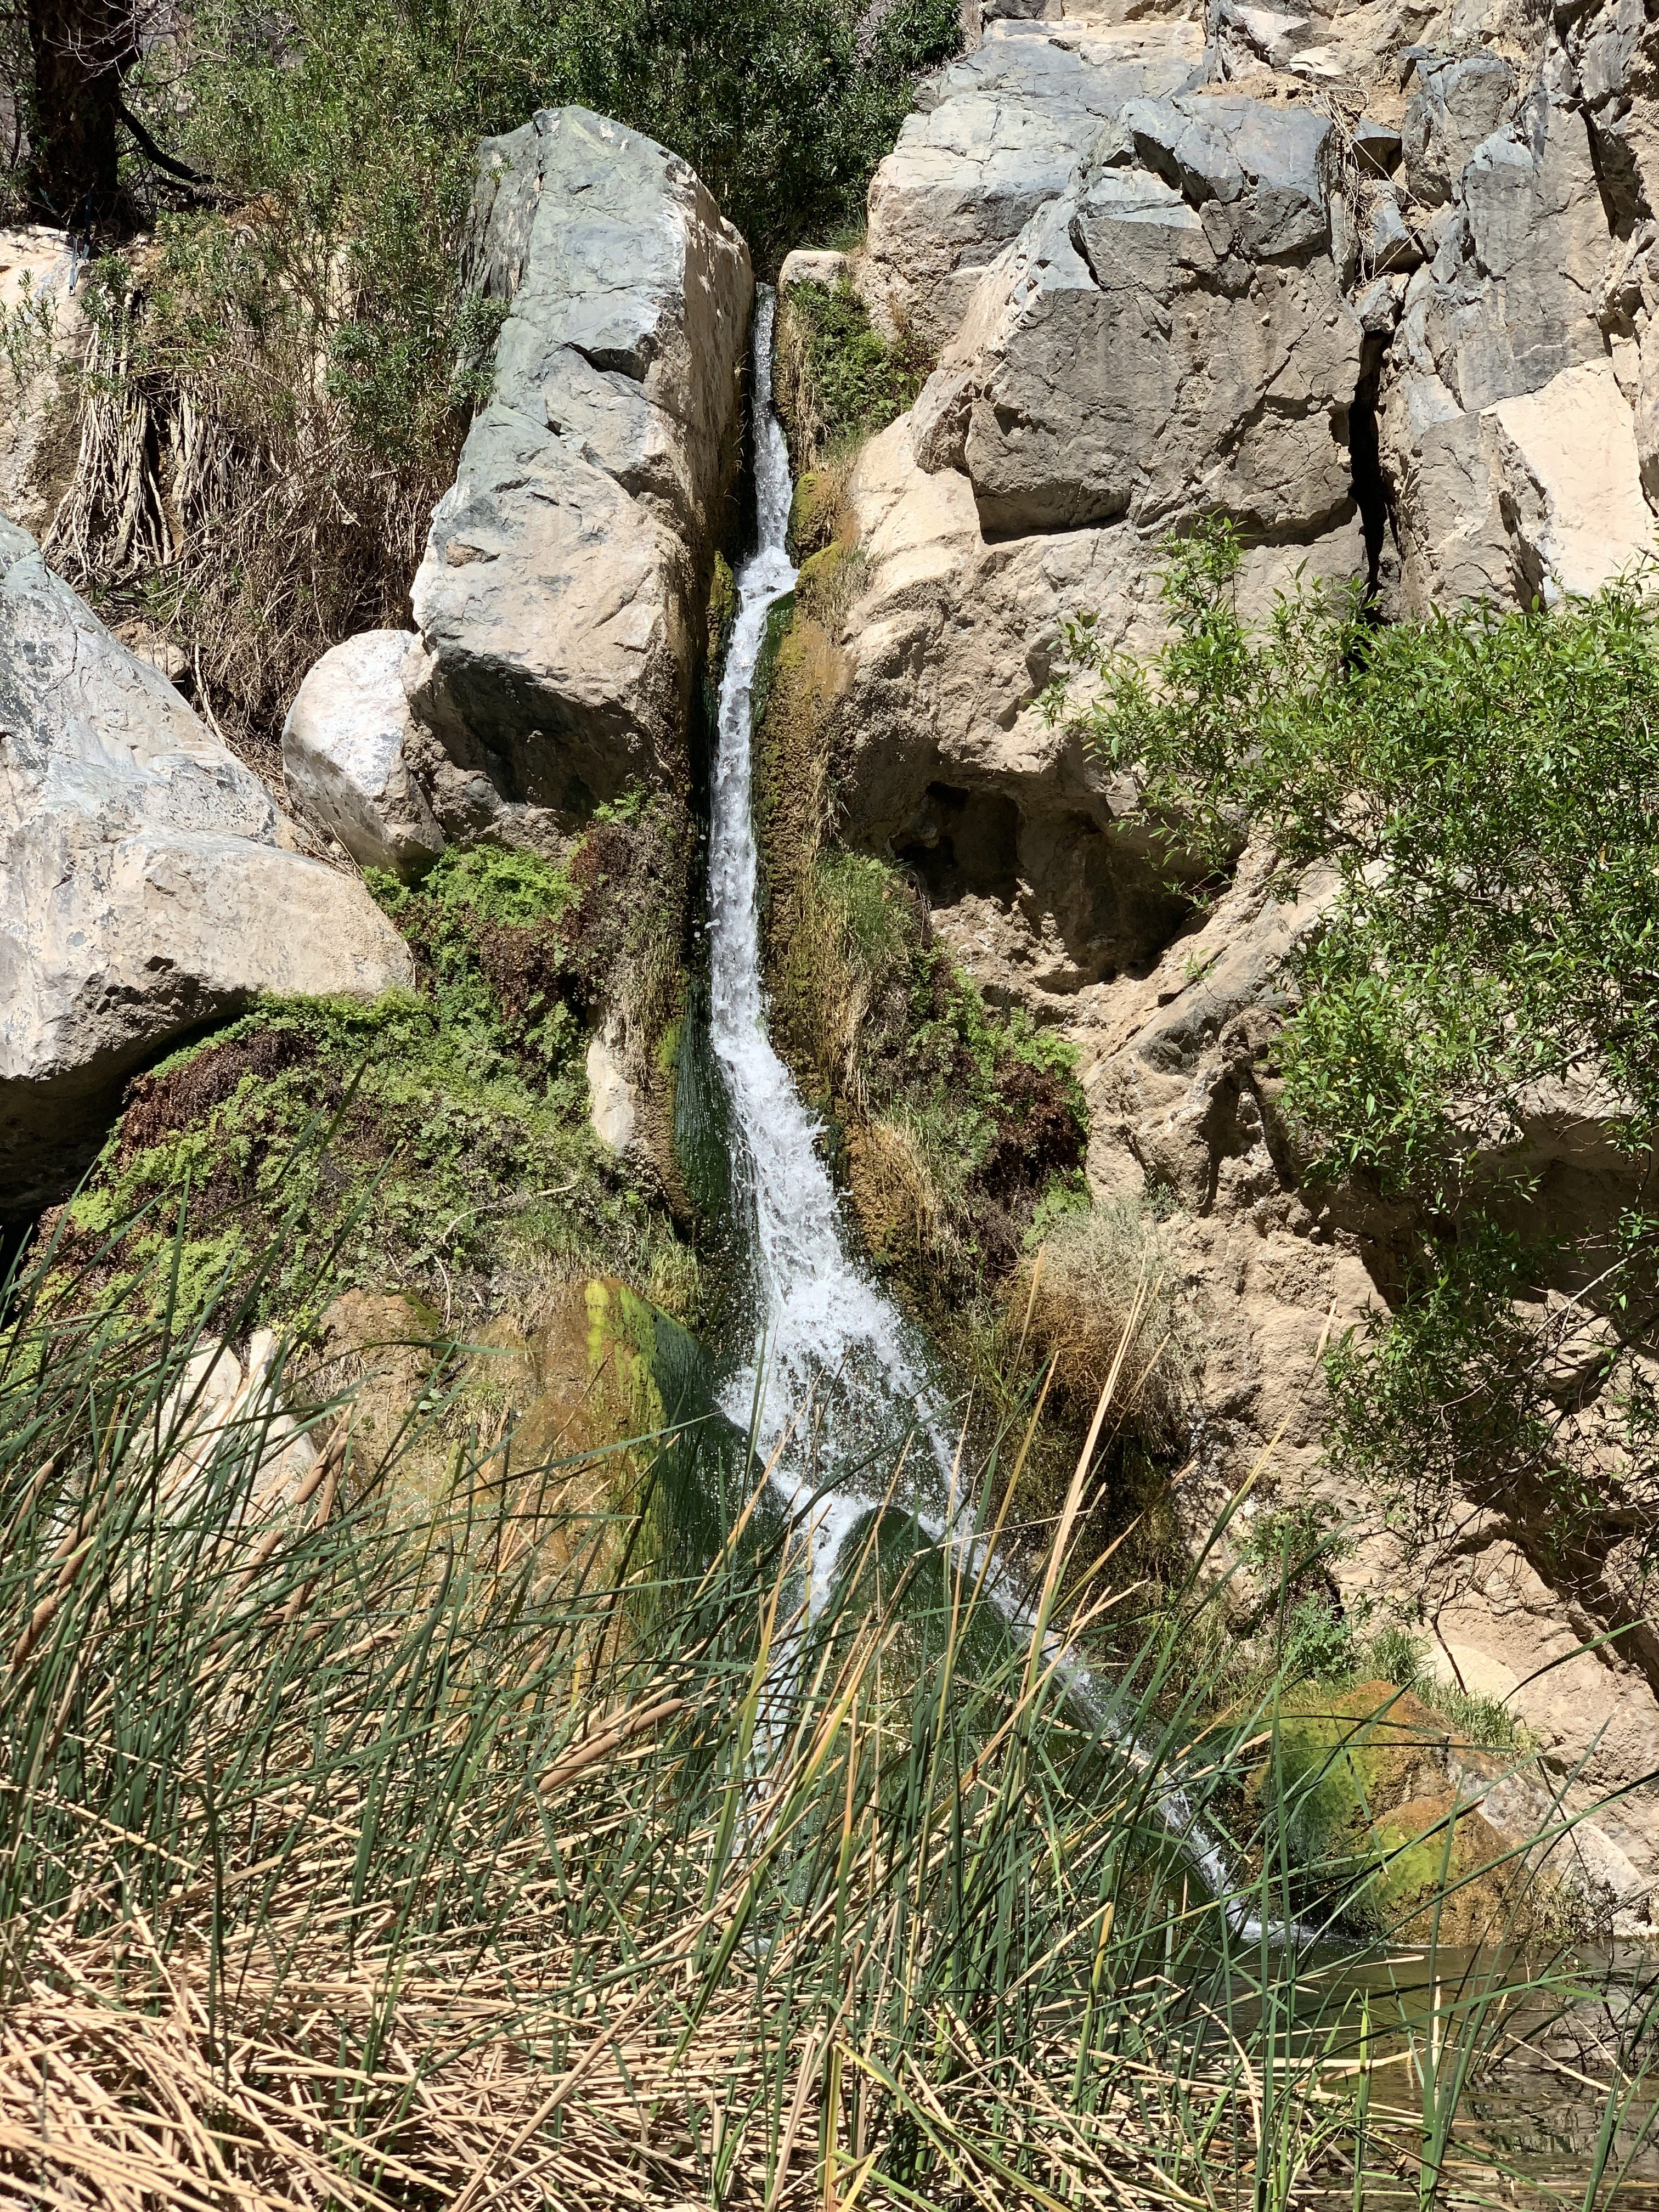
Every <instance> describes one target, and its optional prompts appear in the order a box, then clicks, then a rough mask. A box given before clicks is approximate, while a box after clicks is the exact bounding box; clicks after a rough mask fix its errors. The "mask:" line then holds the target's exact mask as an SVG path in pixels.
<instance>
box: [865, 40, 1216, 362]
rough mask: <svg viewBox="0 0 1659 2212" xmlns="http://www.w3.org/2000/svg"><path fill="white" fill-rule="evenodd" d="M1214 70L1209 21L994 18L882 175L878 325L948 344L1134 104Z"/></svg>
mask: <svg viewBox="0 0 1659 2212" xmlns="http://www.w3.org/2000/svg"><path fill="white" fill-rule="evenodd" d="M1058 12H1059V11H1058V10H1056V11H1055V13H1056V14H1057V13H1058ZM1202 75H1203V33H1202V29H1201V27H1200V25H1199V24H1197V23H1196V22H1188V21H1169V20H1165V21H1145V22H1135V23H1126V24H1122V25H1120V26H1116V27H1113V28H1111V29H1108V30H1101V31H1092V30H1091V32H1090V33H1088V34H1087V35H1084V34H1082V33H1079V31H1078V30H1077V29H1076V28H1075V27H1073V26H1071V25H1069V24H1063V23H1060V22H1043V21H1026V20H1013V21H1000V22H994V23H992V24H990V25H988V26H987V36H986V40H985V43H984V44H983V45H982V46H980V47H979V48H978V49H977V50H976V51H975V52H973V53H971V54H967V55H964V56H963V58H962V59H961V60H960V61H957V62H953V63H952V64H951V66H950V68H949V69H947V70H945V71H944V72H943V74H942V75H941V76H939V77H937V78H935V79H933V81H932V82H931V83H930V84H928V85H927V87H926V88H924V89H923V91H922V93H921V95H920V97H919V100H918V104H917V110H916V112H915V114H913V115H911V116H909V117H908V118H906V121H905V124H904V127H903V129H902V131H901V132H900V133H899V141H898V144H897V145H896V147H895V148H894V149H893V151H892V152H891V153H890V155H888V156H887V158H886V160H885V161H884V162H883V163H882V164H881V167H879V168H878V170H877V172H876V174H875V178H874V180H873V182H872V185H871V186H870V228H869V234H868V239H867V242H866V252H865V258H864V262H863V265H862V268H861V270H860V277H859V284H860V290H861V291H862V293H863V295H864V297H865V299H866V302H867V303H868V305H869V307H870V311H871V313H872V318H873V319H874V320H875V321H876V323H877V324H878V326H879V327H880V328H881V329H883V330H884V331H885V332H886V333H887V335H888V336H889V337H891V336H892V335H893V334H894V333H895V332H896V331H898V330H900V329H904V330H907V331H910V332H912V333H913V334H914V335H915V337H916V338H917V339H918V340H919V341H920V342H921V343H922V344H923V345H924V346H927V347H929V348H938V347H939V346H942V345H945V343H948V342H949V340H950V339H951V338H952V337H955V335H956V332H957V328H958V326H959V325H960V324H961V321H962V319H963V315H964V314H965V313H967V311H968V306H969V301H971V300H972V298H973V296H974V289H975V285H976V284H977V283H978V282H979V280H980V277H981V276H982V275H983V273H984V271H985V270H986V269H987V267H988V266H989V264H991V263H992V262H993V261H994V260H995V259H996V258H997V256H998V254H999V253H1000V252H1001V251H1002V249H1003V248H1004V246H1006V245H1008V244H1009V242H1010V241H1011V240H1013V239H1015V238H1017V237H1018V235H1019V233H1020V232H1021V230H1022V229H1024V226H1025V225H1026V223H1027V222H1030V219H1031V217H1032V216H1034V215H1036V212H1037V210H1039V209H1040V208H1042V206H1043V205H1044V204H1046V203H1047V202H1048V201H1049V200H1051V199H1054V198H1055V197H1057V196H1058V195H1059V194H1060V193H1061V192H1063V191H1065V189H1066V183H1067V180H1068V179H1069V178H1070V176H1071V173H1072V171H1073V168H1074V167H1076V166H1077V164H1078V162H1079V161H1081V160H1083V159H1084V157H1085V155H1088V154H1090V153H1091V152H1092V151H1093V149H1094V148H1095V145H1096V143H1097V141H1098V140H1099V137H1100V136H1101V133H1102V131H1103V130H1104V129H1105V128H1106V127H1107V126H1108V125H1109V124H1110V123H1111V122H1112V121H1113V119H1114V118H1115V117H1116V115H1117V114H1118V112H1119V111H1120V109H1121V107H1122V106H1123V105H1124V103H1125V101H1127V100H1133V99H1138V98H1146V97H1149V96H1156V95H1158V94H1162V93H1168V92H1173V91H1176V89H1178V88H1180V87H1181V86H1182V85H1184V84H1186V83H1188V82H1189V81H1192V82H1196V81H1199V80H1200V79H1201V77H1202Z"/></svg>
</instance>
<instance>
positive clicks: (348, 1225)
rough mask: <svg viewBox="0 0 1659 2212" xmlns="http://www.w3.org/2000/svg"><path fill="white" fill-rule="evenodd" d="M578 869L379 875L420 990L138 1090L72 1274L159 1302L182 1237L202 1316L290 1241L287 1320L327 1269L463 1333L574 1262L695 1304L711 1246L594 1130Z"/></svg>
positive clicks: (187, 1281)
mask: <svg viewBox="0 0 1659 2212" xmlns="http://www.w3.org/2000/svg"><path fill="white" fill-rule="evenodd" d="M623 834H624V833H623V830H622V829H621V827H620V825H613V827H612V829H611V835H612V836H621V835H623ZM573 867H574V873H573V870H572V869H571V868H564V867H558V866H553V865H552V864H550V863H549V862H547V861H545V860H541V859H538V857H536V856H535V855H533V854H525V853H518V852H513V853H503V852H497V851H494V850H488V849H483V848H481V849H479V850H477V851H474V852H471V853H465V854H446V855H445V856H444V858H443V859H442V860H441V861H440V862H439V864H438V866H436V867H435V868H434V869H433V870H432V872H430V874H429V875H428V877H427V878H425V879H424V881H423V882H422V884H420V885H419V886H417V887H416V888H414V889H405V888H404V887H403V886H402V885H399V884H395V883H393V882H392V881H391V880H390V879H386V878H377V879H375V882H374V889H375V890H376V892H377V895H378V896H380V899H381V901H382V902H383V904H384V905H385V906H386V910H387V911H388V912H389V913H390V914H391V915H392V918H393V919H394V921H396V922H397V924H398V927H399V928H400V929H401V930H402V931H403V932H404V935H405V936H406V937H407V939H409V941H410V945H411V947H412V948H413V950H414V951H415V953H416V963H417V968H418V971H419V977H420V982H419V987H418V988H417V990H416V991H415V992H414V993H401V994H392V995H390V996H388V997H386V998H384V999H382V1000H380V1001H378V1002H377V1003H375V1004H374V1005H372V1006H370V1005H364V1004H363V1003H362V1002H361V1001H358V1000H344V999H342V1000H268V1001H266V1002H264V1003H263V1004H262V1005H260V1006H257V1007H256V1008H255V1009H254V1010H253V1011H252V1012H250V1013H248V1014H246V1016H244V1017H243V1018H241V1019H240V1021H238V1022H236V1023H234V1024H231V1026H230V1027H229V1028H228V1029H226V1030H222V1031H221V1032H220V1033H219V1034H218V1035H217V1036H215V1037H214V1038H213V1039H211V1040H210V1042H206V1043H203V1044H197V1045H195V1046H192V1047H190V1048H187V1049H185V1050H184V1051H182V1052H179V1053H176V1054H173V1056H172V1057H171V1058H169V1059H168V1060H165V1061H163V1062H162V1063H161V1065H160V1066H158V1067H156V1068H155V1069H154V1070H153V1071H152V1072H151V1073H149V1074H148V1075H146V1076H144V1077H143V1078H142V1079H140V1080H139V1081H138V1082H137V1084H136V1085H134V1086H133V1088H132V1091H131V1093H130V1097H129V1103H128V1107H127V1110H126V1112H125V1115H124V1117H123V1120H122V1121H121V1122H120V1124H119V1125H118V1127H117V1129H116V1131H115V1133H114V1134H113V1136H112V1139H111V1140H110V1142H109V1144H108V1146H106V1149H105V1152H104V1154H103V1156H102V1158H101V1159H100V1163H99V1164H98V1167H97V1170H95V1173H94V1178H93V1180H92V1182H90V1184H89V1185H88V1188H87V1189H86V1190H84V1191H83V1192H82V1194H80V1196H79V1197H78V1198H77V1199H76V1200H75V1201H74V1202H73V1204H72V1205H71V1206H70V1208H69V1209H68V1212H67V1222H66V1225H65V1238H64V1263H65V1267H66V1269H68V1268H73V1267H79V1268H81V1269H83V1270H85V1271H87V1274H88V1280H90V1281H91V1282H92V1283H94V1285H96V1286H97V1287H99V1288H100V1290H101V1291H103V1292H104V1294H106V1295H107V1296H110V1297H115V1298H130V1299H136V1300H138V1301H140V1302H143V1301H148V1302H149V1303H151V1304H155V1303H157V1302H158V1301H159V1300H161V1298H162V1297H165V1296H168V1295H173V1293H172V1292H170V1291H168V1288H167V1284H168V1282H169V1280H170V1279H171V1276H172V1274H173V1256H172V1254H171V1251H170V1246H171V1245H172V1243H173V1242H175V1241H176V1242H177V1245H178V1261H177V1278H178V1279H177V1291H176V1297H177V1299H178V1302H179V1304H180V1306H181V1307H182V1309H183V1310H185V1312H187V1313H195V1312H198V1311H200V1310H203V1309H204V1307H205V1305H206V1304H207V1303H208V1301H209V1298H210V1293H211V1291H212V1289H213V1287H214V1286H215V1285H216V1283H217V1282H218V1281H219V1280H220V1279H222V1277H223V1276H224V1275H225V1274H226V1273H227V1272H230V1273H234V1272H235V1270H236V1269H237V1268H238V1267H243V1268H246V1267H250V1266H251V1265H252V1260H253V1256H254V1255H256V1254H257V1253H258V1252H260V1251H261V1250H262V1249H266V1248H270V1253H271V1258H270V1265H269V1272H268V1273H267V1275H266V1277H265V1279H264V1281H263V1282H262V1284H261V1285H259V1286H258V1292H257V1297H256V1301H255V1304H256V1309H257V1311H258V1315H259V1316H261V1317H263V1318H267V1319H272V1320H276V1319H282V1320H292V1319H296V1318H299V1319H303V1318H304V1317H305V1315H306V1312H307V1300H308V1299H309V1298H310V1297H312V1296H313V1289H312V1286H313V1285H314V1284H315V1283H317V1282H318V1281H319V1280H320V1279H327V1280H328V1282H329V1286H330V1291H331V1292H332V1291H337V1290H339V1289H341V1288H344V1287H349V1286H350V1285H362V1286H364V1287H366V1288H373V1289H382V1288H398V1289H409V1290H412V1291H416V1293H417V1294H418V1295H420V1296H421V1297H422V1298H424V1299H425V1300H426V1302H427V1303H428V1304H430V1305H431V1306H433V1307H434V1308H435V1310H439V1311H441V1312H443V1313H444V1314H445V1315H446V1316H447V1317H448V1318H449V1319H450V1321H451V1322H454V1321H455V1320H456V1318H457V1306H458V1302H459V1310H460V1313H461V1314H462V1315H465V1314H467V1313H471V1314H473V1315H477V1313H478V1312H479V1311H480V1310H482V1309H483V1308H486V1307H489V1308H494V1307H499V1306H500V1305H501V1304H505V1303H508V1302H510V1301H511V1300H512V1299H513V1297H515V1296H517V1295H519V1294H520V1293H522V1294H523V1295H526V1296H529V1295H533V1293H534V1290H535V1286H536V1285H537V1284H538V1282H544V1281H547V1280H550V1279H559V1278H562V1277H565V1276H568V1275H569V1274H571V1273H576V1272H578V1271H580V1272H595V1273H598V1272H604V1273H611V1274H615V1275H617V1276H619V1277H622V1278H623V1279H627V1280H629V1281H631V1282H633V1283H635V1285H638V1286H639V1287H640V1288H641V1290H644V1291H650V1292H652V1293H653V1295H655V1296H657V1297H659V1298H660V1299H662V1300H663V1301H664V1302H665V1303H667V1304H672V1305H674V1306H675V1307H676V1308H677V1309H678V1310H680V1311H682V1312H684V1313H693V1312H695V1311H696V1307H697V1303H698V1298H699V1295H700V1291H699V1285H698V1274H697V1267H696V1261H695V1258H694V1256H693V1255H692V1254H691V1253H690V1250H689V1249H688V1248H687V1247H686V1246H685V1245H684V1243H682V1242H681V1240H680V1239H679V1238H678V1237H677V1236H676V1234H675V1232H674V1231H673V1229H672V1226H671V1224H670V1223H669V1222H668V1220H667V1219H666V1218H665V1215H664V1213H663V1211H662V1209H661V1206H660V1204H659V1202H658V1201H657V1200H656V1199H655V1198H654V1196H653V1190H652V1188H651V1187H648V1186H647V1185H645V1184H642V1183H641V1182H640V1180H639V1178H638V1177H637V1176H636V1175H635V1172H634V1171H633V1170H632V1169H631V1168H629V1166H628V1165H627V1164H624V1163H623V1162H620V1161H618V1160H617V1159H616V1158H614V1157H613V1156H612V1155H611V1154H610V1153H609V1152H607V1151H606V1150H605V1148H604V1147H603V1146H600V1145H599V1142H598V1140H597V1139H595V1138H594V1137H593V1135H592V1132H591V1130H590V1128H589V1127H588V1122H587V1089H586V1069H585V1066H584V1058H585V1051H586V1035H587V1021H588V1014H589V1012H590V1008H591V1005H592V996H591V994H592V959H591V957H590V956H592V946H591V945H589V944H588V942H587V938H586V933H585V932H584V928H583V926H582V924H583V916H584V915H585V913H586V910H587V908H588V907H589V906H590V904H592V903H593V901H592V897H591V896H590V894H591V893H592V891H593V890H594V889H595V888H598V889H599V891H600V892H601V894H602V893H603V890H604V887H605V878H604V877H603V875H600V876H599V877H597V878H593V879H592V883H590V884H588V885H587V886H584V884H582V883H581V882H580V880H579V879H580V877H581V875H582V873H583V872H584V870H583V860H582V854H580V852H579V853H578V854H577V855H576V856H575V860H574V863H573ZM599 904H600V905H601V906H603V905H604V904H605V900H604V898H603V896H601V897H600V899H599ZM147 1205H148V1206H149V1209H150V1211H149V1214H148V1216H147V1217H146V1218H145V1219H144V1220H143V1221H142V1222H141V1223H140V1224H139V1225H137V1227H135V1228H133V1229H131V1230H130V1231H128V1232H127V1233H126V1234H125V1236H124V1237H123V1238H122V1240H121V1244H120V1249H119V1252H118V1255H106V1254H100V1250H99V1247H100V1243H101V1241H102V1239H103V1238H104V1237H106V1235H107V1233H108V1232H109V1231H111V1230H112V1228H113V1227H114V1226H115V1225H117V1224H119V1223H124V1222H125V1221H127V1220H128V1219H129V1218H131V1215H132V1213H133V1212H134V1211H135V1209H140V1208H143V1207H144V1206H147ZM164 1253H165V1254H167V1261H166V1265H165V1267H162V1266H161V1259H162V1255H164Z"/></svg>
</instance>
